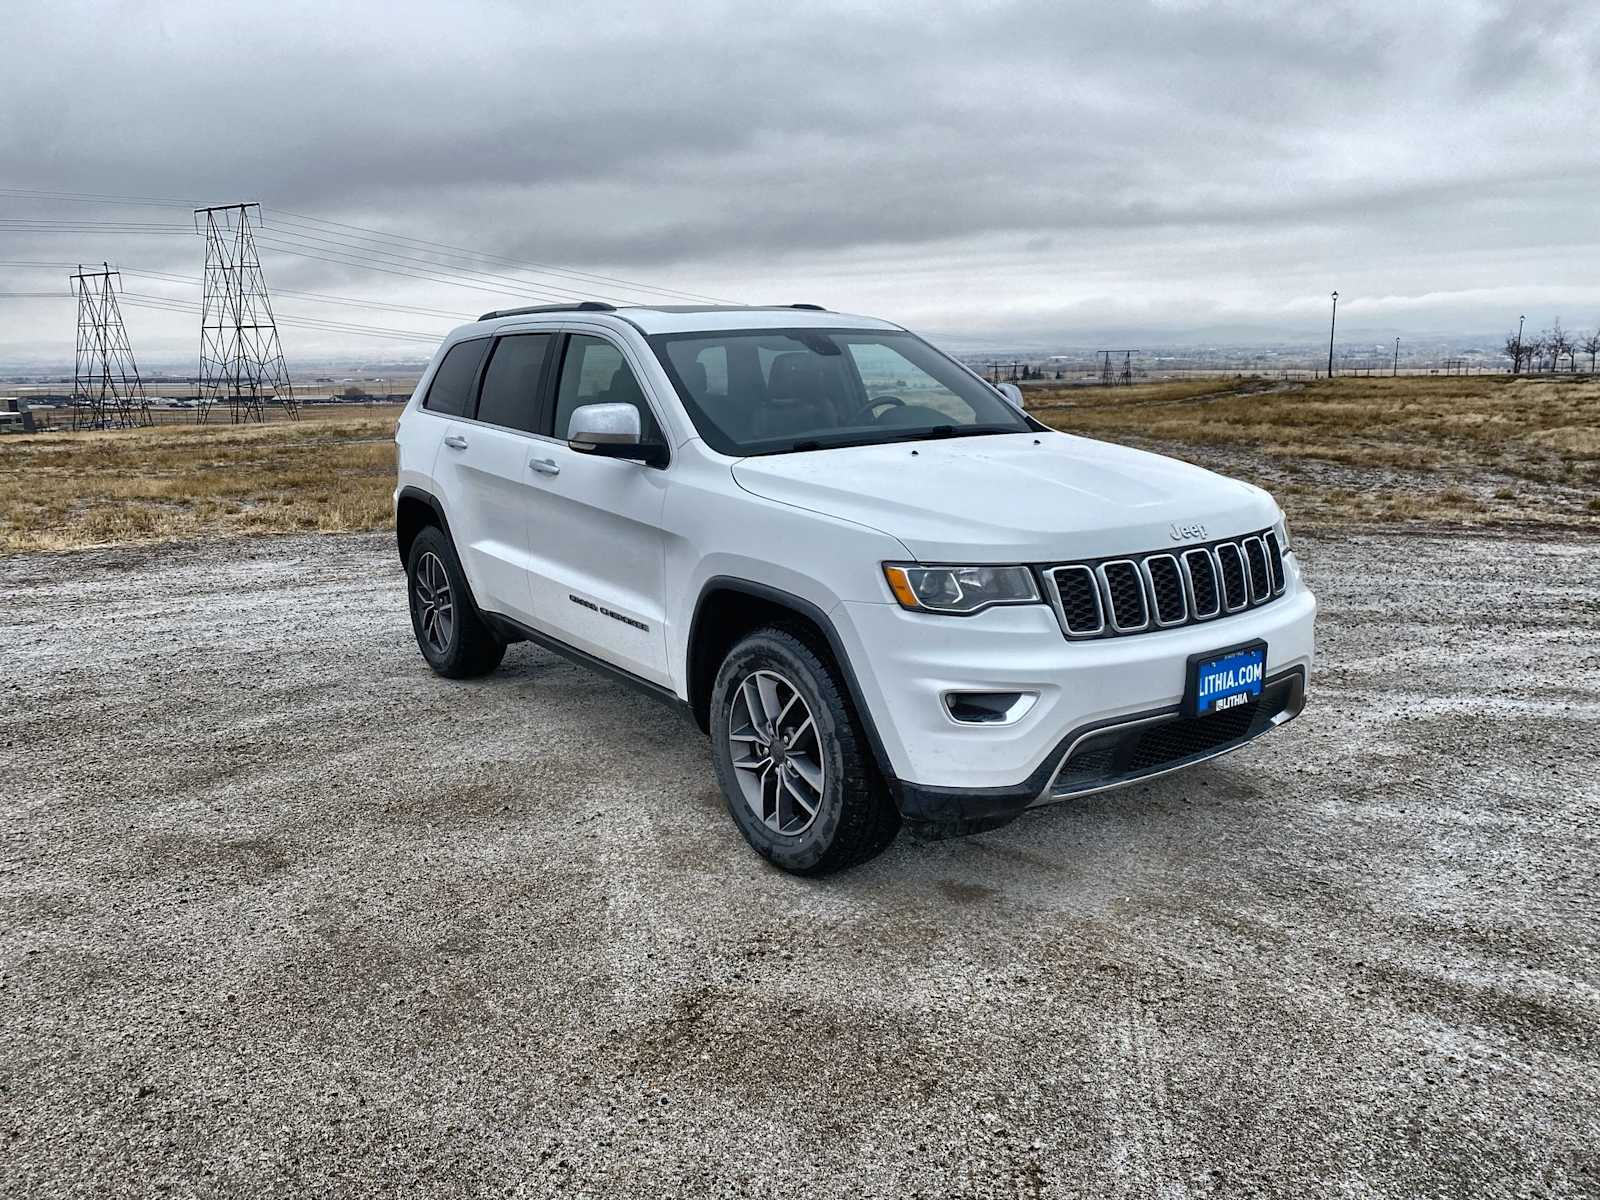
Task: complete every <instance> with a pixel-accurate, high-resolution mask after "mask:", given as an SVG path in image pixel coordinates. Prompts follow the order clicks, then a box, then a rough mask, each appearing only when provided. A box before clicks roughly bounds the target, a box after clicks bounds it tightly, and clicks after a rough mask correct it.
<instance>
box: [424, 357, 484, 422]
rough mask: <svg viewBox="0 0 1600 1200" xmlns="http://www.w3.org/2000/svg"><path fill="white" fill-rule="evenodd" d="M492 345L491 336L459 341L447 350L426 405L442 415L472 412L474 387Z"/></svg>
mask: <svg viewBox="0 0 1600 1200" xmlns="http://www.w3.org/2000/svg"><path fill="white" fill-rule="evenodd" d="M488 347H489V339H488V338H475V339H473V340H472V341H470V342H458V343H456V344H455V345H454V346H451V347H450V349H449V350H448V351H446V352H445V356H444V361H443V362H442V363H440V364H439V369H438V370H437V371H435V372H434V373H433V382H432V383H430V384H428V395H427V398H426V399H424V400H423V402H422V407H423V408H425V409H427V410H428V411H429V412H431V413H438V414H439V415H440V416H442V417H464V416H468V415H469V412H468V410H469V409H470V408H471V407H472V387H473V384H475V383H476V382H477V379H478V364H479V363H481V362H482V361H483V352H484V351H485V350H486V349H488Z"/></svg>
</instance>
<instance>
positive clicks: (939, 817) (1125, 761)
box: [891, 667, 1306, 833]
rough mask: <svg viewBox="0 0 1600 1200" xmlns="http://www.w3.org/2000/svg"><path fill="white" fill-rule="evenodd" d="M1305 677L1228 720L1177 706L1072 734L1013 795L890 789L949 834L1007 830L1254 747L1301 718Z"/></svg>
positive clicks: (1274, 681) (1289, 677)
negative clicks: (1059, 804)
mask: <svg viewBox="0 0 1600 1200" xmlns="http://www.w3.org/2000/svg"><path fill="white" fill-rule="evenodd" d="M1305 698H1306V674H1305V671H1304V669H1303V668H1301V667H1292V668H1290V669H1289V670H1287V671H1283V672H1280V673H1279V674H1277V675H1275V676H1273V677H1271V678H1270V679H1268V680H1267V681H1266V683H1265V685H1264V686H1263V687H1262V689H1261V696H1260V697H1259V698H1258V699H1257V700H1255V701H1253V702H1252V703H1250V704H1248V705H1241V706H1240V707H1238V708H1235V709H1231V710H1229V711H1228V712H1226V713H1216V714H1211V715H1208V716H1204V717H1185V716H1183V715H1182V714H1181V713H1180V711H1179V709H1178V707H1177V706H1176V705H1172V706H1169V707H1166V708H1161V709H1155V710H1152V711H1150V712H1147V713H1139V714H1135V715H1134V716H1131V717H1117V718H1114V719H1112V720H1109V721H1099V722H1095V723H1094V724H1092V725H1086V726H1083V727H1081V728H1079V729H1075V730H1073V731H1072V732H1071V733H1069V734H1068V735H1067V736H1066V737H1064V738H1062V739H1061V741H1060V742H1059V743H1058V744H1057V745H1056V747H1055V749H1054V750H1052V751H1051V753H1050V754H1049V755H1047V756H1046V758H1045V761H1044V763H1043V765H1041V766H1040V768H1039V769H1038V770H1036V771H1035V772H1034V773H1033V774H1032V775H1030V776H1029V777H1028V778H1027V779H1025V780H1022V781H1021V782H1020V783H1018V784H1016V785H1014V786H1010V787H998V788H971V789H962V788H942V787H929V786H925V785H923V784H915V783H907V782H905V781H903V780H895V781H892V784H891V786H892V788H893V791H894V793H895V797H896V800H897V802H898V803H899V806H900V813H901V815H902V816H903V817H904V818H905V819H906V820H907V821H910V822H912V823H914V824H920V825H923V826H924V827H927V828H930V829H932V830H936V831H944V832H949V833H962V832H978V831H980V830H982V829H993V828H997V827H998V826H1000V825H1003V824H1005V823H1006V822H1007V821H1008V820H1010V819H1012V818H1014V817H1016V816H1018V815H1019V814H1021V813H1022V812H1023V811H1025V810H1026V809H1028V808H1032V807H1034V806H1036V805H1041V804H1052V803H1055V802H1056V801H1060V800H1068V799H1071V798H1073V797H1075V796H1086V795H1089V794H1090V793H1093V792H1101V791H1106V790H1109V789H1111V788H1117V787H1123V786H1125V785H1127V784H1130V783H1138V782H1140V781H1141V780H1146V779H1153V778H1155V777H1156V776H1158V775H1165V774H1166V773H1168V772H1169V771H1176V770H1180V769H1181V768H1183V767H1188V766H1193V765H1194V764H1196V763H1200V762H1204V761H1205V760H1207V759H1210V758H1216V757H1218V756H1219V755H1222V754H1226V753H1228V752H1229V751H1231V750H1237V749H1239V747H1241V746H1244V745H1246V744H1247V743H1249V742H1252V741H1254V740H1255V739H1256V738H1258V737H1260V736H1261V735H1262V734H1264V733H1266V732H1268V731H1269V730H1272V729H1275V728H1277V727H1278V726H1279V725H1282V724H1284V723H1286V722H1288V721H1291V720H1293V719H1294V718H1295V717H1297V716H1299V715H1300V713H1301V712H1302V711H1303V710H1304V708H1305Z"/></svg>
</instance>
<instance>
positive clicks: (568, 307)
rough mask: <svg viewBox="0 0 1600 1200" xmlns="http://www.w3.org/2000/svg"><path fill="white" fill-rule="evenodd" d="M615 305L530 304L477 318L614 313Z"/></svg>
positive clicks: (593, 302)
mask: <svg viewBox="0 0 1600 1200" xmlns="http://www.w3.org/2000/svg"><path fill="white" fill-rule="evenodd" d="M616 311H617V306H616V305H615V304H606V303H604V302H603V301H600V300H580V301H578V302H576V303H573V304H530V305H528V307H526V308H497V309H495V310H494V311H493V312H486V313H484V314H483V316H481V317H479V318H478V320H480V321H492V320H494V319H495V318H496V317H525V316H527V315H528V314H529V313H546V312H616Z"/></svg>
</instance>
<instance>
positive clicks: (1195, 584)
mask: <svg viewBox="0 0 1600 1200" xmlns="http://www.w3.org/2000/svg"><path fill="white" fill-rule="evenodd" d="M1183 580H1184V583H1185V585H1186V586H1187V587H1188V589H1189V611H1190V612H1191V613H1193V614H1194V619H1195V620H1196V621H1209V620H1210V619H1211V618H1212V617H1214V616H1216V615H1217V614H1218V613H1220V612H1221V611H1222V580H1221V578H1220V577H1219V576H1218V575H1217V561H1216V559H1214V558H1212V557H1211V551H1209V550H1185V551H1184V552H1183Z"/></svg>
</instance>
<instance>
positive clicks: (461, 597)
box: [406, 525, 506, 679]
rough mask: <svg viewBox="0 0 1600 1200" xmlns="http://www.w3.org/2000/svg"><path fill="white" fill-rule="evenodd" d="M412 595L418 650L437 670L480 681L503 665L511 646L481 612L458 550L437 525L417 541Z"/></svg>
mask: <svg viewBox="0 0 1600 1200" xmlns="http://www.w3.org/2000/svg"><path fill="white" fill-rule="evenodd" d="M406 593H407V596H408V597H409V600H410V605H411V631H412V632H413V633H414V634H416V637H417V649H419V650H421V651H422V657H423V658H425V659H427V660H428V665H429V666H430V667H432V668H433V670H434V672H435V673H436V674H438V675H443V676H444V677H445V678H446V679H474V678H476V677H478V676H480V675H487V674H488V673H489V672H490V671H492V670H494V669H495V668H496V667H498V666H499V665H500V660H501V659H502V658H503V657H505V652H506V644H505V642H504V641H503V640H501V639H500V638H499V637H497V636H495V633H494V631H493V630H492V629H490V628H489V626H488V625H486V624H484V621H483V618H482V617H480V616H479V615H478V609H477V606H476V605H475V604H473V602H472V593H471V591H470V590H469V589H468V588H467V577H466V574H465V572H463V571H462V569H461V560H460V559H459V558H457V557H456V549H455V547H454V546H453V545H451V543H450V539H449V537H448V536H446V534H445V532H444V530H442V529H440V528H439V527H438V526H437V525H429V526H427V527H426V528H424V529H423V530H422V531H421V532H420V533H418V534H417V536H416V538H415V539H414V540H413V541H412V543H411V550H410V552H409V553H408V554H407V555H406Z"/></svg>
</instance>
